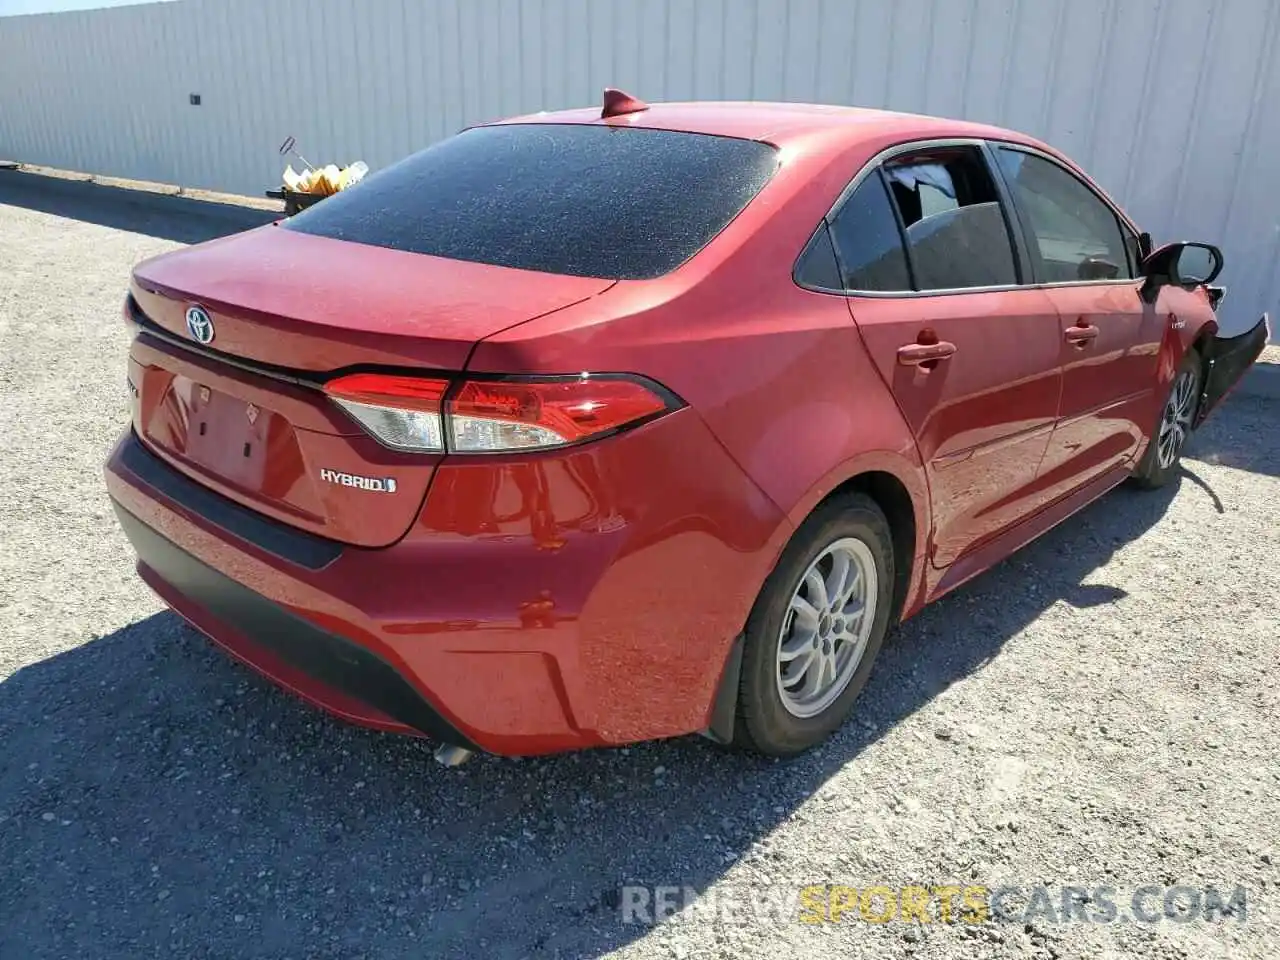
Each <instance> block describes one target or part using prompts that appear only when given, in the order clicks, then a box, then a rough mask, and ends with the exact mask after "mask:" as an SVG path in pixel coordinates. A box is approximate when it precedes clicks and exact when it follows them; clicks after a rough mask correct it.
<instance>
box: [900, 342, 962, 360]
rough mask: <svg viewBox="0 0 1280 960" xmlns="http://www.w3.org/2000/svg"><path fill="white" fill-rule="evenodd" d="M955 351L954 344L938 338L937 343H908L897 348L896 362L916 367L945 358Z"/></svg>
mask: <svg viewBox="0 0 1280 960" xmlns="http://www.w3.org/2000/svg"><path fill="white" fill-rule="evenodd" d="M955 352H956V345H955V344H954V343H948V342H947V341H946V340H940V341H938V342H937V343H908V344H905V345H903V346H901V347H899V348H898V363H900V364H902V365H903V366H904V367H918V366H920V364H922V363H932V362H934V361H937V360H946V359H948V358H949V357H950V356H951V355H952V354H954V353H955Z"/></svg>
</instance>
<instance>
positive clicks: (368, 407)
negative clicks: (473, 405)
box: [324, 373, 449, 453]
mask: <svg viewBox="0 0 1280 960" xmlns="http://www.w3.org/2000/svg"><path fill="white" fill-rule="evenodd" d="M448 389H449V381H448V380H424V379H420V378H418V377H394V376H388V375H385V374H381V373H354V374H352V375H350V376H347V377H339V378H338V379H337V380H330V381H329V382H328V383H326V384H325V386H324V392H325V393H327V394H328V395H329V398H330V399H331V400H333V402H334V403H336V404H337V405H338V406H340V407H341V408H342V409H343V410H345V411H347V413H348V414H350V415H351V417H352V419H354V420H355V421H356V422H357V423H358V424H360V426H362V427H364V428H365V429H366V430H368V431H369V433H371V434H373V436H374V437H375V438H377V439H378V440H379V441H381V442H382V443H384V444H386V445H387V446H388V447H393V448H395V449H396V450H412V451H415V452H418V453H442V452H443V451H444V429H443V427H442V425H441V419H440V404H441V401H442V400H443V399H444V394H445V391H446V390H448Z"/></svg>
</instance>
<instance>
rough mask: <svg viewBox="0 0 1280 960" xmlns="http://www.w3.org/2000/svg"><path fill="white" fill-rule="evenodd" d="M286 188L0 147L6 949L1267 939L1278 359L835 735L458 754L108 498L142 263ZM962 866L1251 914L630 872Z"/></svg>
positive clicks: (976, 875)
mask: <svg viewBox="0 0 1280 960" xmlns="http://www.w3.org/2000/svg"><path fill="white" fill-rule="evenodd" d="M263 216H265V214H262V213H260V212H258V211H251V210H238V209H236V208H234V207H214V206H210V205H202V204H199V203H197V202H195V201H191V200H185V199H182V198H175V197H162V196H153V195H138V194H131V193H126V192H124V191H119V190H113V189H110V188H107V187H102V186H95V185H92V184H81V183H71V182H60V181H44V180H42V179H41V178H38V177H33V176H30V175H27V174H16V173H15V174H0V390H2V391H3V394H2V396H3V401H4V402H3V403H0V418H2V419H0V429H2V430H3V436H4V437H5V440H6V448H7V450H8V451H9V453H8V455H7V456H5V457H4V458H3V459H2V460H0V482H2V483H3V485H4V487H5V488H6V489H8V490H10V491H11V493H10V495H9V496H8V497H6V498H5V500H4V502H3V506H2V507H0V511H3V513H2V517H3V526H2V527H0V530H2V533H0V536H3V537H4V548H3V550H0V567H2V573H3V575H2V576H0V626H2V629H0V745H2V748H0V865H2V866H3V884H2V885H0V957H24V958H26V957H33V958H34V957H128V958H143V957H159V956H163V957H170V956H184V957H215V956H216V957H223V956H226V957H308V958H323V957H344V958H346V957H366V956H367V957H429V956H475V957H486V958H488V957H525V956H530V957H532V956H562V957H588V956H598V955H601V954H606V953H610V952H613V951H616V952H617V955H618V956H620V957H627V958H649V957H666V956H673V957H756V956H758V957H773V956H783V955H795V956H806V957H841V958H847V957H861V956H867V957H890V958H904V957H919V958H941V957H1039V958H1099V957H1115V956H1142V957H1182V958H1197V960H1199V958H1213V957H1231V958H1242V957H1256V958H1271V957H1274V956H1276V955H1277V953H1278V952H1280V930H1278V928H1277V925H1276V916H1275V913H1274V910H1275V907H1274V903H1275V896H1276V889H1277V884H1280V868H1278V867H1277V862H1276V861H1277V858H1280V802H1278V801H1277V799H1276V797H1277V793H1278V791H1280V738H1278V737H1277V732H1278V728H1277V719H1278V718H1280V709H1278V704H1280V694H1277V688H1276V684H1275V677H1276V675H1277V672H1278V668H1280V663H1278V662H1277V661H1278V660H1280V630H1278V629H1277V627H1278V624H1277V618H1276V613H1275V609H1276V608H1275V601H1276V599H1277V597H1280V562H1277V560H1276V556H1275V552H1274V548H1275V545H1276V542H1277V536H1276V522H1275V520H1274V517H1275V504H1276V503H1277V502H1280V443H1277V436H1276V431H1275V419H1276V414H1277V411H1278V410H1280V401H1277V400H1275V399H1268V398H1267V397H1266V396H1264V395H1262V394H1266V393H1268V392H1269V393H1270V395H1271V396H1272V397H1274V396H1275V394H1276V392H1277V391H1275V390H1273V389H1271V387H1274V385H1275V384H1276V382H1277V376H1276V375H1278V374H1280V367H1272V368H1269V369H1267V370H1265V371H1263V370H1260V371H1258V372H1256V373H1255V374H1254V375H1253V377H1254V381H1253V382H1255V383H1256V384H1260V385H1261V386H1262V388H1263V389H1262V390H1261V391H1260V392H1259V391H1256V390H1253V389H1252V388H1251V392H1248V393H1244V392H1240V393H1237V395H1235V396H1233V397H1232V399H1231V400H1230V402H1229V403H1228V405H1227V406H1226V407H1225V408H1224V409H1223V410H1222V411H1220V412H1219V413H1218V414H1216V415H1215V417H1214V418H1213V419H1212V420H1211V421H1210V423H1209V424H1208V425H1206V427H1205V428H1204V430H1203V431H1202V432H1201V433H1200V434H1199V435H1197V437H1196V438H1195V439H1194V442H1193V446H1192V448H1191V453H1190V457H1189V459H1188V462H1187V470H1186V474H1185V476H1184V477H1183V479H1182V480H1181V482H1180V483H1179V484H1178V486H1177V488H1176V489H1174V490H1166V491H1162V492H1158V493H1154V494H1142V493H1137V492H1133V491H1130V490H1128V489H1121V490H1118V491H1116V492H1115V493H1113V494H1111V495H1109V496H1108V497H1106V498H1105V499H1104V500H1103V501H1102V502H1100V503H1098V504H1095V505H1094V506H1092V507H1091V508H1089V509H1088V510H1086V511H1085V512H1084V513H1083V514H1081V515H1079V516H1077V517H1075V518H1073V519H1071V520H1069V521H1068V522H1066V523H1064V524H1063V525H1062V526H1060V527H1059V528H1058V529H1057V530H1055V531H1053V532H1052V533H1050V534H1049V535H1047V536H1046V537H1044V538H1042V539H1041V540H1040V541H1038V542H1037V543H1035V544H1033V545H1032V546H1030V547H1029V548H1027V549H1026V550H1024V551H1022V552H1021V553H1019V554H1018V555H1017V556H1015V557H1014V558H1012V559H1011V560H1009V561H1006V562H1005V563H1003V564H1002V565H1000V566H999V567H998V568H997V569H995V570H993V571H991V572H990V573H988V574H986V575H985V576H983V577H981V578H979V579H978V580H977V581H975V582H974V583H973V584H971V585H970V586H968V587H966V588H964V589H962V590H960V591H959V592H957V593H955V594H953V595H952V596H951V597H949V598H947V599H946V600H944V601H942V602H941V603H939V604H937V605H935V606H933V607H932V608H930V609H929V610H927V611H926V612H925V613H924V614H923V615H921V616H920V617H918V618H916V619H915V620H913V621H912V622H911V623H909V624H907V625H906V626H905V627H903V628H902V629H901V630H900V631H899V632H898V634H897V636H896V640H895V641H894V642H893V644H892V645H891V646H889V647H888V648H887V649H886V650H885V652H884V654H883V656H882V660H881V663H880V665H879V666H878V668H877V671H876V673H875V674H874V675H873V677H872V680H871V683H870V684H869V686H868V687H867V689H866V692H865V693H864V695H863V698H862V700H861V701H860V705H859V712H858V720H857V721H855V722H854V723H851V724H850V725H848V726H847V727H846V729H844V730H843V731H842V732H841V733H840V734H839V735H838V736H837V737H836V738H835V739H834V740H832V741H831V742H830V743H829V744H827V745H826V746H824V747H823V748H821V749H820V750H818V751H816V752H814V753H812V754H809V755H807V756H805V757H803V758H801V759H799V760H796V761H793V762H790V763H768V762H762V761H757V760H752V759H749V758H745V757H741V756H737V755H733V754H727V753H724V752H721V751H719V750H717V749H716V748H714V747H713V746H711V745H710V744H709V743H707V742H705V741H703V740H701V739H698V738H689V739H686V740H682V741H676V742H669V743H662V744H649V745H644V746H639V747H635V748H631V749H627V750H614V751H597V752H592V753H584V754H578V755H568V756H560V757H554V758H550V759H541V760H523V761H512V760H500V759H495V758H480V759H477V760H475V761H474V762H472V763H471V764H469V765H467V766H465V767H463V768H461V769H459V770H456V771H450V770H444V769H441V768H439V767H437V766H436V765H435V764H434V763H432V762H431V760H430V754H429V752H428V751H427V750H426V749H425V748H424V746H423V745H422V744H420V743H417V742H414V741H411V740H408V739H399V738H393V737H388V736H382V735H378V734H373V733H367V732H364V731H361V730H357V729H353V728H350V727H347V726H344V725H343V724H341V723H338V722H335V721H331V720H329V719H327V718H326V717H324V716H322V715H320V714H319V713H317V712H315V711H313V710H312V709H310V708H309V707H307V706H305V705H303V704H301V703H299V702H297V701H295V700H293V699H291V698H290V697H288V696H287V695H284V694H282V693H279V692H277V691H276V690H275V689H273V688H272V687H270V686H269V685H268V684H266V683H265V682H263V681H260V680H258V679H257V678H256V677H254V676H253V675H251V674H250V673H249V672H248V671H246V670H244V669H242V668H240V667H239V666H237V665H234V664H233V663H231V662H229V661H228V660H227V659H226V658H224V657H223V656H222V655H220V654H218V653H217V652H215V651H214V650H212V649H211V648H210V646H209V645H208V644H207V643H206V642H204V641H203V640H202V639H201V638H200V637H199V636H198V635H196V634H195V633H194V632H193V631H191V630H190V629H188V628H186V627H185V626H183V625H182V624H181V623H180V622H179V620H178V619H177V618H176V617H175V616H173V615H172V614H169V613H166V612H164V611H163V610H162V608H161V606H160V604H159V603H158V602H157V601H156V600H155V599H154V598H153V597H152V596H151V594H150V593H149V592H148V591H147V590H146V589H145V588H144V587H143V585H142V584H141V583H140V582H139V581H138V580H137V578H136V577H135V576H134V573H133V569H132V557H131V554H130V551H129V548H128V546H127V544H126V542H125V539H124V537H123V536H122V535H121V534H120V533H119V532H118V531H117V528H116V524H115V521H114V518H113V516H112V514H111V511H110V509H109V506H108V503H107V500H106V497H105V495H104V492H103V489H102V482H101V479H100V474H99V469H100V464H101V462H102V460H103V458H104V456H105V454H106V452H107V450H108V448H109V446H110V444H111V443H112V441H113V439H114V438H115V436H116V435H117V433H118V431H119V430H120V429H121V427H122V426H123V425H124V424H125V421H126V398H125V389H124V383H123V379H124V373H123V371H124V357H125V352H126V335H125V331H124V329H123V327H122V325H121V323H120V321H119V319H118V314H119V306H120V301H121V297H122V294H123V290H124V286H125V282H126V277H127V275H128V270H129V268H130V266H131V265H132V264H133V263H135V262H136V261H138V260H140V259H142V258H143V257H146V256H149V255H151V254H155V253H159V252H161V251H163V250H166V249H169V248H171V247H173V246H175V245H176V244H177V243H179V242H191V241H194V240H198V239H201V238H203V237H209V236H213V235H215V234H218V233H221V232H227V231H229V230H232V229H236V228H237V227H241V226H246V225H249V224H250V223H253V222H260V219H261V218H262V217H263ZM1268 385H1270V386H1268ZM947 882H952V883H959V884H976V883H981V884H986V885H989V886H997V885H1000V884H1018V885H1022V886H1029V885H1037V884H1048V885H1053V886H1056V885H1061V884H1079V885H1083V886H1097V885H1105V886H1113V887H1116V888H1119V889H1120V890H1122V891H1123V890H1126V889H1130V888H1134V887H1138V886H1142V885H1147V884H1154V885H1159V886H1166V885H1172V884H1185V885H1191V886H1203V885H1206V884H1213V885H1216V886H1218V887H1219V888H1220V889H1222V890H1224V891H1230V890H1231V889H1232V888H1234V886H1235V885H1237V884H1239V885H1243V886H1244V887H1246V888H1247V896H1248V900H1247V913H1246V922H1244V923H1240V922H1238V921H1237V920H1234V919H1232V920H1227V921H1221V920H1219V921H1217V922H1212V923H1210V922H1203V921H1199V920H1193V921H1192V922H1185V923H1184V922H1174V921H1166V922H1161V923H1158V924H1140V923H1123V922H1115V923H1110V924H1085V923H1079V922H1076V923H1051V922H1049V921H1048V919H1047V918H1044V917H1043V916H1041V917H1040V918H1038V919H1035V920H1034V921H1033V922H1031V923H1023V922H1016V923H1004V924H994V923H992V924H985V925H976V926H966V925H961V924H953V925H947V924H941V923H931V924H928V925H919V924H916V923H902V922H892V923H886V924H873V923H865V922H859V921H856V920H854V921H850V920H848V919H846V920H845V921H844V922H841V923H839V924H824V925H818V926H810V925H805V924H802V923H799V922H797V921H796V918H795V914H794V911H793V912H792V913H791V914H790V915H789V916H788V917H786V918H784V919H783V920H781V921H777V920H774V921H770V920H768V919H767V918H765V919H748V920H735V919H733V918H731V917H728V916H724V915H722V916H719V917H710V916H709V915H708V914H707V913H706V912H704V913H702V914H701V915H700V916H701V920H699V921H689V922H678V921H677V922H670V923H667V924H663V925H661V926H658V927H656V928H654V927H650V926H646V925H643V924H626V923H623V922H622V916H621V912H620V910H619V909H618V904H619V900H620V896H621V894H620V892H619V890H620V887H621V886H623V885H626V884H649V885H658V884H660V885H673V886H680V887H684V886H688V887H691V888H693V889H694V890H697V891H701V892H702V893H703V895H704V899H703V901H702V904H703V906H704V907H705V905H706V904H707V903H711V902H719V903H722V904H727V903H729V902H730V897H731V896H732V895H735V894H737V895H742V896H746V895H747V891H754V892H756V893H760V892H761V891H763V892H765V893H768V892H770V891H772V893H773V894H778V895H782V894H786V893H788V892H790V893H791V894H792V895H794V893H795V891H797V890H798V889H799V888H800V886H801V885H803V884H809V883H820V884H851V885H854V886H859V887H863V886H867V885H871V884H879V883H883V884H888V885H900V884H911V883H925V884H929V885H936V884H939V883H947ZM717 897H718V898H719V899H718V900H715V899H714V898H717ZM723 909H725V910H727V909H728V908H727V907H725V908H723ZM1157 909H1158V906H1157Z"/></svg>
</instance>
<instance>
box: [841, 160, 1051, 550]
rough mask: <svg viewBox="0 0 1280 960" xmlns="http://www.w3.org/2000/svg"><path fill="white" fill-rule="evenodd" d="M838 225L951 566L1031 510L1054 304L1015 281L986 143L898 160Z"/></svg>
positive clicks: (875, 353)
mask: <svg viewBox="0 0 1280 960" xmlns="http://www.w3.org/2000/svg"><path fill="white" fill-rule="evenodd" d="M831 228H832V236H833V239H834V241H835V244H836V249H837V254H838V256H839V259H840V262H841V268H842V270H843V272H844V274H845V283H846V286H847V288H848V289H850V290H851V291H855V292H853V293H851V295H850V299H849V304H850V310H851V311H852V313H853V318H854V321H855V323H856V324H857V326H858V328H859V330H860V331H861V333H862V337H863V340H864V341H865V343H866V345H867V348H868V351H869V353H870V355H871V357H872V359H873V361H874V362H875V364H876V366H877V368H878V370H879V372H880V374H881V376H882V377H883V378H884V381H885V383H886V384H887V385H888V386H889V388H890V390H891V391H892V392H893V395H894V398H895V399H896V400H897V402H898V406H899V408H900V409H901V411H902V414H903V416H904V417H905V419H906V421H907V423H908V424H909V425H910V428H911V430H912V432H913V434H914V435H915V439H916V443H917V445H918V447H919V451H920V455H921V458H922V460H923V461H924V464H925V469H926V471H927V475H928V479H929V488H930V500H931V504H932V509H933V517H934V530H933V546H932V553H931V559H932V562H933V564H934V565H935V566H937V567H944V566H947V565H948V564H950V563H952V562H953V561H954V560H955V559H956V558H957V557H959V556H960V555H961V554H963V553H964V552H965V551H966V550H969V549H971V548H972V547H974V546H975V545H977V544H978V543H980V542H982V541H984V540H986V539H989V538H990V537H992V536H993V535H995V534H997V533H999V532H1000V531H1002V530H1003V529H1005V528H1006V527H1008V526H1010V525H1012V524H1013V523H1015V522H1017V521H1018V520H1019V519H1022V518H1023V517H1024V516H1026V514H1027V513H1028V512H1029V511H1030V510H1031V508H1032V507H1031V500H1032V497H1033V496H1034V491H1035V489H1036V487H1035V479H1036V473H1037V470H1038V468H1039V465H1040V461H1041V459H1042V457H1043V455H1044V453H1045V450H1046V448H1047V445H1048V441H1049V435H1050V433H1051V432H1052V430H1053V425H1054V422H1055V421H1056V419H1057V414H1058V396H1059V392H1060V383H1061V373H1060V370H1059V363H1060V351H1059V343H1060V338H1061V332H1060V329H1059V323H1058V315H1057V311H1056V310H1055V309H1054V306H1053V303H1052V301H1051V300H1050V298H1049V296H1048V295H1047V294H1046V293H1045V292H1044V291H1043V290H1037V289H1032V288H1023V287H1019V286H1018V280H1019V277H1018V266H1017V261H1016V258H1015V254H1014V248H1013V243H1012V239H1011V235H1010V233H1009V229H1008V222H1007V216H1006V211H1005V210H1004V209H1003V207H1002V205H1001V203H1000V200H999V196H998V194H997V192H996V189H995V184H994V181H993V180H992V178H991V174H990V171H989V170H988V168H987V165H986V160H985V156H984V154H983V152H982V150H981V149H980V148H978V147H974V146H939V147H934V148H920V149H919V150H915V149H913V150H912V152H911V153H909V154H904V155H902V156H899V157H895V158H894V159H892V160H890V161H888V162H886V163H885V164H884V165H883V167H882V168H880V169H879V170H876V171H873V173H872V174H871V175H870V176H868V177H866V178H865V179H864V180H863V181H862V183H861V184H860V185H859V186H858V188H857V189H856V190H855V191H854V192H853V194H852V195H851V196H850V198H849V200H848V201H847V202H846V203H845V205H844V206H843V207H842V208H841V209H840V211H839V212H838V213H837V214H836V216H835V217H834V218H833V220H832V224H831ZM983 288H999V289H983Z"/></svg>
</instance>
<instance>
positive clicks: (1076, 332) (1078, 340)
mask: <svg viewBox="0 0 1280 960" xmlns="http://www.w3.org/2000/svg"><path fill="white" fill-rule="evenodd" d="M1062 334H1063V336H1065V337H1066V338H1067V342H1068V343H1070V344H1072V345H1074V346H1077V347H1081V348H1083V347H1086V346H1088V345H1089V344H1090V343H1091V342H1092V341H1094V340H1097V339H1098V328H1097V327H1094V326H1091V325H1089V324H1087V323H1085V324H1080V325H1079V326H1076V327H1067V329H1065V330H1063V331H1062Z"/></svg>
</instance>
